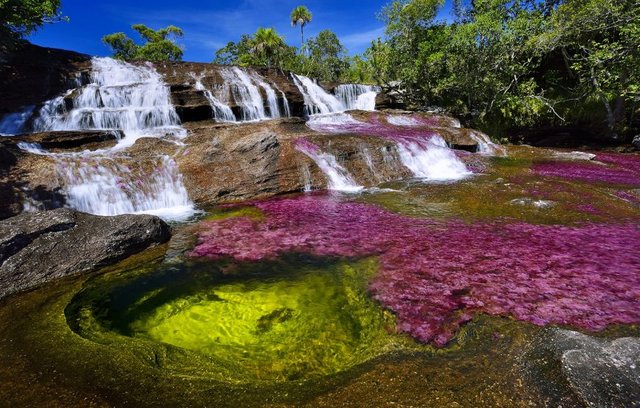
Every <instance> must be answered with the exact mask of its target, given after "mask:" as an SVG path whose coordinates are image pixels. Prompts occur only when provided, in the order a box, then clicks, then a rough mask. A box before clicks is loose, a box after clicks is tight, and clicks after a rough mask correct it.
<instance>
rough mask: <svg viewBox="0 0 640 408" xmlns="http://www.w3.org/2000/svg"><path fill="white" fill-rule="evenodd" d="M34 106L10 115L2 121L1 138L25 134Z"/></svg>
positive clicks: (0, 122)
mask: <svg viewBox="0 0 640 408" xmlns="http://www.w3.org/2000/svg"><path fill="white" fill-rule="evenodd" d="M34 108H35V107H34V106H27V107H26V108H23V109H22V110H21V111H20V112H16V113H10V114H8V115H6V116H5V117H3V118H2V120H0V136H13V135H18V134H20V133H23V132H24V127H25V124H26V123H27V121H28V120H29V118H30V117H31V115H32V114H33V110H34Z"/></svg>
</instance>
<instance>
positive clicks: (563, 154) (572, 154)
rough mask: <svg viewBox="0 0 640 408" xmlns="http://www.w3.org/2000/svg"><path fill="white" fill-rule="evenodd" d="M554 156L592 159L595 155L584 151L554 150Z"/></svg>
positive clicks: (566, 158)
mask: <svg viewBox="0 0 640 408" xmlns="http://www.w3.org/2000/svg"><path fill="white" fill-rule="evenodd" d="M553 155H554V156H555V157H557V158H559V159H564V160H594V159H595V158H596V155H595V154H593V153H586V152H577V151H576V152H554V154H553Z"/></svg>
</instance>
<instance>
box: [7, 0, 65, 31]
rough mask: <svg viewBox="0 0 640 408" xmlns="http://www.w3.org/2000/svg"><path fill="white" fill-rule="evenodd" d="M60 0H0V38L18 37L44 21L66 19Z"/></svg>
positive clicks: (38, 26) (33, 29)
mask: <svg viewBox="0 0 640 408" xmlns="http://www.w3.org/2000/svg"><path fill="white" fill-rule="evenodd" d="M59 10H60V0H0V21H1V22H2V23H1V24H2V26H1V29H0V37H1V38H11V39H14V40H15V39H18V38H21V37H24V36H26V35H29V34H31V33H32V32H33V31H35V30H36V29H38V28H40V27H41V26H42V25H44V24H46V23H52V22H56V21H60V20H66V17H63V16H62V15H61V14H60V11H59Z"/></svg>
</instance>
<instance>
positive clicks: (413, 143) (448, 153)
mask: <svg viewBox="0 0 640 408" xmlns="http://www.w3.org/2000/svg"><path fill="white" fill-rule="evenodd" d="M387 122H388V123H389V124H390V125H391V126H388V125H387V126H385V125H384V124H383V123H382V122H379V123H375V124H372V123H365V122H360V121H358V120H356V119H354V118H353V116H351V115H349V114H348V113H337V114H336V113H334V114H329V115H315V116H313V117H312V118H311V119H310V120H309V122H308V124H307V126H309V127H310V128H311V129H313V130H316V131H319V132H329V133H344V132H347V133H359V134H367V135H372V136H378V137H381V138H384V139H387V140H391V141H393V142H394V143H395V144H396V150H397V155H398V159H399V161H400V162H401V163H402V164H403V165H404V166H405V167H406V168H407V169H409V170H410V171H411V172H412V173H413V175H414V176H415V177H417V178H422V179H425V180H432V181H453V180H460V179H462V178H465V177H467V176H469V175H471V174H472V173H471V172H470V171H469V170H468V169H467V167H466V166H465V164H464V163H463V162H462V160H460V158H458V157H457V156H456V155H455V153H454V152H453V150H451V149H450V148H449V147H448V146H447V143H446V142H445V140H444V139H443V138H442V137H441V136H439V135H437V134H435V133H433V132H428V131H422V130H411V129H406V130H402V129H398V127H402V126H411V127H413V126H418V124H419V122H418V121H417V120H415V119H413V118H408V117H404V116H397V117H396V116H390V117H388V118H387ZM393 123H397V124H399V125H393ZM389 154H391V152H389Z"/></svg>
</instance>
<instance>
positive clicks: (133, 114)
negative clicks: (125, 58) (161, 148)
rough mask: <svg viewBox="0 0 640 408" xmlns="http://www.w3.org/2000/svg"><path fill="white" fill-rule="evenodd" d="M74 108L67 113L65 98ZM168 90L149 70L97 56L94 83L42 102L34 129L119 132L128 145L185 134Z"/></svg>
mask: <svg viewBox="0 0 640 408" xmlns="http://www.w3.org/2000/svg"><path fill="white" fill-rule="evenodd" d="M67 98H72V102H73V108H72V109H71V110H68V109H67V104H66V99H67ZM170 101H171V98H170V93H169V87H168V86H167V85H166V84H165V83H164V82H163V80H162V77H161V76H160V74H158V73H157V72H156V70H155V69H153V68H152V67H151V66H148V65H143V66H135V65H132V64H128V63H126V62H122V61H116V60H114V59H111V58H93V59H92V73H91V83H89V84H88V85H86V86H83V87H81V88H79V89H76V90H72V91H70V92H69V93H68V94H67V95H64V96H59V97H57V98H54V99H52V100H50V101H48V102H46V103H45V104H44V106H43V107H42V108H41V109H40V111H39V112H38V116H37V118H36V119H35V121H34V123H33V129H34V130H35V131H51V130H89V129H92V130H95V129H107V130H108V129H120V130H122V131H124V133H125V135H126V138H125V139H123V141H122V142H121V147H122V146H130V145H133V143H135V141H136V140H137V139H138V138H140V137H143V136H165V135H173V136H178V137H183V136H185V135H186V132H185V131H184V129H183V128H182V127H181V126H180V119H179V118H178V115H177V114H176V111H175V109H174V108H173V105H171V102H170Z"/></svg>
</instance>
